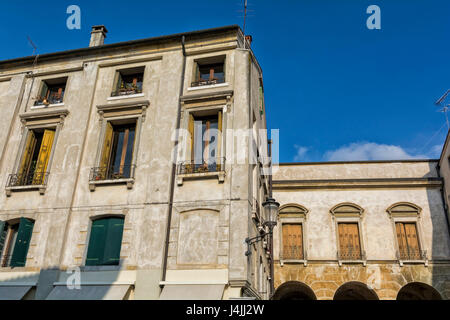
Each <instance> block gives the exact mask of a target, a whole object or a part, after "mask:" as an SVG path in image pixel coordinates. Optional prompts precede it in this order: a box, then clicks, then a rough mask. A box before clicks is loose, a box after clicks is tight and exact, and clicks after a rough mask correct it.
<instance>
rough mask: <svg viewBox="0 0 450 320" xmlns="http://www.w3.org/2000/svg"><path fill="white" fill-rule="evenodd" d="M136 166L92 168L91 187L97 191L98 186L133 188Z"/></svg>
mask: <svg viewBox="0 0 450 320" xmlns="http://www.w3.org/2000/svg"><path fill="white" fill-rule="evenodd" d="M135 171H136V165H125V166H109V167H94V168H91V172H90V175H89V187H90V190H91V191H95V186H96V185H104V184H120V183H125V184H127V187H128V189H132V188H133V184H134V174H135Z"/></svg>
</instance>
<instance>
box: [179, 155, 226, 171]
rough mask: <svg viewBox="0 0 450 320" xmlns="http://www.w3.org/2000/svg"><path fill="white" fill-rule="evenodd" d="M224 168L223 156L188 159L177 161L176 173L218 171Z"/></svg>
mask: <svg viewBox="0 0 450 320" xmlns="http://www.w3.org/2000/svg"><path fill="white" fill-rule="evenodd" d="M224 170H225V158H215V159H210V160H204V161H199V160H189V161H183V162H180V163H178V170H177V172H178V174H190V173H207V172H220V171H224Z"/></svg>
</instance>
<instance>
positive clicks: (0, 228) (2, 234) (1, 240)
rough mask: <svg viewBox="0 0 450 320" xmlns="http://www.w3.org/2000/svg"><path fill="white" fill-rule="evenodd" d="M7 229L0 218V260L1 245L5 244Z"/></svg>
mask: <svg viewBox="0 0 450 320" xmlns="http://www.w3.org/2000/svg"><path fill="white" fill-rule="evenodd" d="M7 231H8V229H7V227H6V222H5V221H1V220H0V262H1V261H2V256H3V247H4V246H5V241H6V233H7Z"/></svg>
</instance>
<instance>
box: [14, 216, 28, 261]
mask: <svg viewBox="0 0 450 320" xmlns="http://www.w3.org/2000/svg"><path fill="white" fill-rule="evenodd" d="M33 227H34V221H32V220H28V219H25V218H20V224H19V230H18V231H17V238H16V242H15V244H14V251H13V253H12V257H11V263H10V266H11V267H25V264H26V260H27V254H28V248H29V247H30V240H31V235H32V233H33Z"/></svg>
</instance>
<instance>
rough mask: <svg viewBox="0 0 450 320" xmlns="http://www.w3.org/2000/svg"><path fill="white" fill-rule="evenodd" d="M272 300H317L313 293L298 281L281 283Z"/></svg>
mask: <svg viewBox="0 0 450 320" xmlns="http://www.w3.org/2000/svg"><path fill="white" fill-rule="evenodd" d="M272 300H317V298H316V295H315V294H314V291H312V289H311V288H310V287H308V286H307V285H306V284H304V283H302V282H298V281H288V282H285V283H283V284H282V285H281V286H279V287H278V288H277V290H276V291H275V293H274V295H273V297H272Z"/></svg>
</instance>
